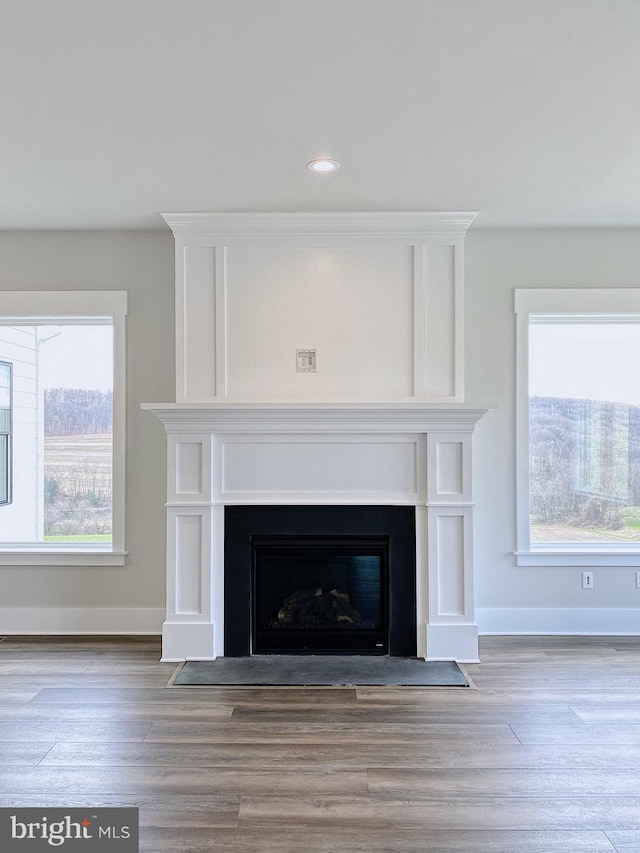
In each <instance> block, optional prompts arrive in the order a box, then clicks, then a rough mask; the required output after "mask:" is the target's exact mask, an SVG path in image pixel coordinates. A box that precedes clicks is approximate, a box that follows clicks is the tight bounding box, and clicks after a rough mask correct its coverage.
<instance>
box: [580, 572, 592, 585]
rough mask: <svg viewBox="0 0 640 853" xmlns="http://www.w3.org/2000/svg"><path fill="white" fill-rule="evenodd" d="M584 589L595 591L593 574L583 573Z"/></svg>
mask: <svg viewBox="0 0 640 853" xmlns="http://www.w3.org/2000/svg"><path fill="white" fill-rule="evenodd" d="M582 589H593V572H583V573H582Z"/></svg>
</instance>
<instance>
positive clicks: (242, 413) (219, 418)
mask: <svg viewBox="0 0 640 853" xmlns="http://www.w3.org/2000/svg"><path fill="white" fill-rule="evenodd" d="M142 408H143V409H145V410H147V411H150V412H153V414H154V415H156V417H158V418H159V419H160V420H161V421H162V423H163V424H164V425H165V429H166V431H167V432H168V433H181V432H192V431H193V429H194V427H197V428H198V429H207V430H209V429H210V430H212V431H214V432H222V431H223V432H229V433H234V432H243V433H274V432H275V433H285V434H289V433H322V432H333V433H357V432H367V433H373V434H377V433H389V432H393V433H406V432H431V431H433V430H456V431H458V432H472V431H473V428H474V426H475V424H476V423H477V422H478V421H479V420H480V418H481V417H482V416H483V415H484V414H485V413H486V412H487V408H482V407H478V406H470V405H465V404H458V405H456V404H444V403H442V404H436V403H425V402H416V401H410V402H406V403H387V402H384V403H378V404H374V403H315V402H309V403H244V402H238V403H230V402H224V403H189V404H185V403H144V404H143V405H142Z"/></svg>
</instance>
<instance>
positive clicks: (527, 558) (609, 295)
mask: <svg viewBox="0 0 640 853" xmlns="http://www.w3.org/2000/svg"><path fill="white" fill-rule="evenodd" d="M516 313H517V315H518V421H517V426H518V429H517V439H518V451H517V455H518V462H517V473H518V548H517V556H518V563H519V564H520V565H635V564H636V563H637V562H638V555H640V384H639V383H638V380H637V365H638V364H640V290H613V289H612V290H599V289H595V290H581V289H575V290H563V289H560V290H518V291H516Z"/></svg>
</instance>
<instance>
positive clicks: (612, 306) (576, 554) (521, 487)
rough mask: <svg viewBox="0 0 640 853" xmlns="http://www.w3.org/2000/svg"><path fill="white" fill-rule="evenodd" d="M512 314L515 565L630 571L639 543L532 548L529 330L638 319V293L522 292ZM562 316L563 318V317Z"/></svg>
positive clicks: (619, 290)
mask: <svg viewBox="0 0 640 853" xmlns="http://www.w3.org/2000/svg"><path fill="white" fill-rule="evenodd" d="M514 311H515V314H516V541H517V547H516V550H515V552H514V553H515V557H516V565H518V566H555V567H561V566H634V565H637V564H638V560H639V559H640V543H629V544H627V543H621V544H620V545H619V546H616V545H615V544H612V543H609V542H603V543H600V544H594V545H586V546H578V545H575V546H574V545H566V546H564V545H562V544H560V543H554V542H550V543H545V544H540V545H537V544H535V543H533V544H532V543H531V532H530V522H529V519H530V505H529V387H528V386H529V326H530V324H531V323H535V322H546V320H547V318H548V319H549V321H551V322H554V321H558V322H560V321H562V320H564V321H565V322H570V321H571V320H573V319H576V320H578V321H583V322H586V321H590V320H591V319H592V317H594V316H596V317H599V318H602V319H605V320H606V319H609V320H610V322H620V321H623V320H625V319H631V318H632V317H634V315H635V317H634V318H635V319H636V320H637V319H638V317H639V316H640V288H633V287H627V288H527V289H516V290H514ZM563 315H564V316H563Z"/></svg>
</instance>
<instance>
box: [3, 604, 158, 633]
mask: <svg viewBox="0 0 640 853" xmlns="http://www.w3.org/2000/svg"><path fill="white" fill-rule="evenodd" d="M163 619H164V608H160V607H2V608H0V635H1V634H7V635H23V636H24V635H28V634H33V635H36V634H37V635H41V634H60V635H67V634H68V635H74V634H96V635H100V634H160V633H161V630H162V620H163Z"/></svg>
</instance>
